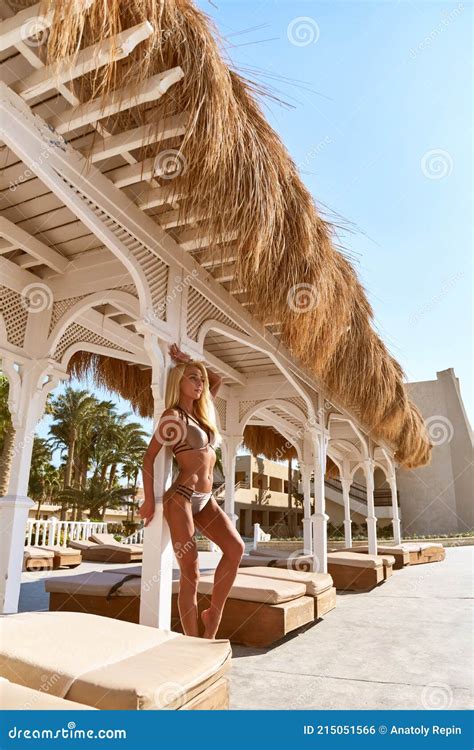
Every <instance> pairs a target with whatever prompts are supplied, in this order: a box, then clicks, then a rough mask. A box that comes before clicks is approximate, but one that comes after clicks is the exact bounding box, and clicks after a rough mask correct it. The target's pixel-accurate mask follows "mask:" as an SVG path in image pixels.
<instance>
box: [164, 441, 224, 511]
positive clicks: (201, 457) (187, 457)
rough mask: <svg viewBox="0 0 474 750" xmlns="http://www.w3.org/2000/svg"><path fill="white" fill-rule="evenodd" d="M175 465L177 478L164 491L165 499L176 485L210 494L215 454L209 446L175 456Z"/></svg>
mask: <svg viewBox="0 0 474 750" xmlns="http://www.w3.org/2000/svg"><path fill="white" fill-rule="evenodd" d="M176 463H177V464H178V467H179V472H178V476H177V477H176V479H175V480H174V482H173V484H172V485H171V487H169V489H168V490H166V492H165V495H164V497H165V498H167V497H169V496H170V495H172V494H173V492H174V490H175V488H176V486H177V485H178V484H183V485H185V487H191V488H192V489H193V490H194V491H195V492H211V490H212V481H213V471H212V470H213V468H214V464H215V463H216V454H215V451H214V449H213V448H212V447H211V446H210V445H206V446H205V447H204V448H194V449H191V450H187V451H185V452H184V451H183V452H182V453H180V454H179V455H177V456H176Z"/></svg>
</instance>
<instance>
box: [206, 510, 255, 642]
mask: <svg viewBox="0 0 474 750" xmlns="http://www.w3.org/2000/svg"><path fill="white" fill-rule="evenodd" d="M194 523H195V524H196V526H198V527H199V528H200V529H201V531H202V532H203V534H205V535H206V536H207V537H209V539H210V540H211V542H215V543H216V544H217V545H218V546H219V547H220V548H221V550H222V557H221V559H220V561H219V564H218V566H217V568H216V570H215V573H214V586H213V588H212V597H211V606H210V607H209V609H205V610H204V611H203V612H202V614H201V618H202V621H203V623H204V628H205V629H204V638H215V637H216V633H217V629H218V627H219V623H220V621H221V617H222V611H223V609H224V604H225V602H226V599H227V597H228V595H229V591H230V590H231V588H232V584H233V583H234V581H235V576H236V575H237V571H238V569H239V563H240V560H241V559H242V555H243V554H244V552H245V545H244V543H243V541H242V539H241V537H240V534H239V533H238V532H237V530H236V529H235V527H234V526H233V525H232V523H231V522H230V520H229V518H228V517H227V516H226V514H225V513H224V512H223V510H221V508H219V506H218V504H217V502H216V500H215V498H214V497H211V499H210V501H209V502H208V503H207V505H205V506H204V508H203V509H202V510H201V511H199V513H196V515H195V516H194Z"/></svg>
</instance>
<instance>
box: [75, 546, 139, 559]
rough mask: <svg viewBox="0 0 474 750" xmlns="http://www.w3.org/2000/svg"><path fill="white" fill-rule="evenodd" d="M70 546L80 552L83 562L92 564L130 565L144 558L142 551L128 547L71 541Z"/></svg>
mask: <svg viewBox="0 0 474 750" xmlns="http://www.w3.org/2000/svg"><path fill="white" fill-rule="evenodd" d="M69 546H70V547H72V548H73V549H75V550H80V551H81V553H82V559H83V560H89V561H91V562H109V563H130V562H140V561H141V559H142V556H143V553H142V551H141V550H136V549H131V548H130V547H129V546H128V545H125V544H123V545H120V544H118V543H116V544H113V545H112V544H97V543H96V542H90V541H88V542H75V541H70V542H69Z"/></svg>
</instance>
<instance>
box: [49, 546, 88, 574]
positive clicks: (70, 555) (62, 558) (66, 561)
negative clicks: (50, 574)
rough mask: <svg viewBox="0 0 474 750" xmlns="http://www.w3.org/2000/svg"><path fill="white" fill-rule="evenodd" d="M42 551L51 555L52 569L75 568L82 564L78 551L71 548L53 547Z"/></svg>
mask: <svg viewBox="0 0 474 750" xmlns="http://www.w3.org/2000/svg"><path fill="white" fill-rule="evenodd" d="M42 549H46V550H49V551H50V552H52V553H53V555H54V557H53V568H54V569H55V570H57V569H58V568H77V566H78V565H80V564H81V562H82V554H81V551H80V550H78V549H74V548H73V547H62V546H61V545H59V544H58V545H54V547H53V546H52V547H43V548H42Z"/></svg>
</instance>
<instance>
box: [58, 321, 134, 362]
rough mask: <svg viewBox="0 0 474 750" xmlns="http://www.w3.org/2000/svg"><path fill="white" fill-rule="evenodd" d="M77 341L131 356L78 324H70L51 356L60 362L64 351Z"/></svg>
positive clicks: (120, 347)
mask: <svg viewBox="0 0 474 750" xmlns="http://www.w3.org/2000/svg"><path fill="white" fill-rule="evenodd" d="M79 341H80V342H85V343H89V344H97V345H98V346H105V347H107V349H114V350H115V351H118V352H125V353H126V354H132V352H129V351H128V350H127V349H124V348H123V347H122V346H118V345H117V344H113V343H112V342H111V341H109V340H108V339H105V338H104V337H103V336H99V335H98V334H97V333H94V332H93V331H89V329H88V328H84V326H80V325H79V324H78V323H71V325H69V326H68V327H67V328H66V330H65V331H64V333H63V335H62V336H61V338H60V339H59V341H58V345H57V347H56V349H55V352H54V355H53V356H54V358H55V359H57V360H60V359H61V358H62V356H63V354H64V352H65V351H66V349H67V348H68V347H70V346H72V344H76V343H78V342H79Z"/></svg>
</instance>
